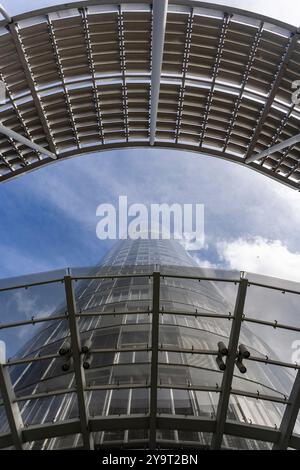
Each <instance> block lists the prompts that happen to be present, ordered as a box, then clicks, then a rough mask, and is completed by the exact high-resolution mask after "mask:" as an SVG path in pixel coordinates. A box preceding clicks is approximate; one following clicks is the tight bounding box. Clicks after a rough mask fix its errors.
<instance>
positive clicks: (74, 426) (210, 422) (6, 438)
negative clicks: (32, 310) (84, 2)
mask: <svg viewBox="0 0 300 470" xmlns="http://www.w3.org/2000/svg"><path fill="white" fill-rule="evenodd" d="M114 277H115V278H117V279H119V278H127V277H147V278H149V277H150V278H152V281H153V284H152V308H151V309H150V310H148V311H146V312H144V313H148V314H152V333H151V346H148V347H147V348H125V349H120V351H122V352H125V351H131V350H132V351H151V354H152V360H151V380H150V383H145V384H142V383H141V384H132V383H128V384H107V385H97V386H95V385H93V386H90V385H88V384H86V380H85V373H84V370H83V367H82V360H81V344H80V335H79V330H78V324H77V322H78V320H79V319H80V318H82V316H84V315H83V314H81V313H80V312H77V309H76V303H75V295H74V289H73V282H74V281H78V280H88V279H94V278H95V279H106V278H109V279H112V278H114ZM168 277H170V278H176V279H181V278H182V279H191V280H210V281H211V280H213V282H217V281H218V280H219V281H220V282H229V283H236V284H238V291H237V296H236V304H235V309H234V314H233V315H230V316H228V315H218V317H220V318H224V319H225V318H228V319H229V320H230V321H231V332H230V337H229V344H228V350H229V354H228V357H227V361H226V370H225V372H224V373H223V378H222V383H221V386H220V387H219V386H218V385H216V387H207V386H203V385H202V386H196V385H192V384H190V385H189V386H188V389H189V390H198V391H211V392H214V393H219V394H220V397H219V402H218V408H217V413H216V418H215V419H214V418H211V419H203V418H199V417H197V416H192V417H182V416H172V415H162V414H158V413H157V390H158V389H160V388H161V389H169V388H173V389H185V390H186V389H187V386H186V385H181V384H174V385H170V384H164V383H159V384H158V364H159V361H158V353H159V351H170V352H181V353H190V354H199V355H203V354H204V355H210V356H212V357H215V356H216V355H217V353H218V351H217V350H198V349H194V348H192V349H187V348H185V349H184V348H180V347H179V348H177V347H176V348H175V347H167V346H164V345H162V344H159V317H160V315H161V314H167V313H168V312H167V311H164V310H162V309H161V308H160V283H161V278H168ZM53 282H63V283H64V286H65V293H66V302H67V312H66V313H65V315H56V316H53V317H52V316H50V317H42V318H37V319H32V320H26V321H18V322H12V323H8V324H2V325H0V327H1V328H11V327H16V326H20V325H23V324H30V323H32V324H34V323H35V322H46V321H48V320H50V321H51V320H53V319H57V320H58V321H59V320H65V319H68V322H69V328H70V339H71V351H72V356H73V361H74V383H73V384H72V387H71V388H68V389H61V390H52V391H49V392H47V391H45V392H42V393H41V392H40V393H33V394H31V395H26V396H21V395H18V397H16V396H15V393H14V388H13V386H12V384H11V381H10V376H9V367H11V366H12V365H15V364H22V363H30V362H32V361H43V360H47V359H48V360H49V359H55V358H57V357H58V356H57V354H55V355H48V356H45V357H43V356H40V357H34V358H30V357H27V358H24V359H22V358H20V359H16V360H12V361H8V362H7V363H5V364H1V365H0V391H1V396H2V401H1V402H0V404H2V405H4V406H5V409H6V413H7V417H8V422H9V425H10V430H11V432H10V433H9V434H1V435H0V448H3V447H8V446H10V445H14V446H15V447H16V448H18V449H22V448H25V447H24V446H26V443H27V442H30V441H34V440H41V439H44V438H45V439H46V438H52V437H59V436H66V435H69V434H77V433H81V434H82V436H83V446H84V448H86V449H92V448H93V447H94V443H93V438H92V436H93V433H94V432H98V431H103V430H116V429H130V428H133V429H149V432H150V434H149V441H143V443H144V446H145V445H147V444H148V445H149V447H150V448H151V449H155V448H156V447H157V445H162V443H161V442H159V441H157V437H156V431H157V429H175V430H176V429H177V430H178V429H182V430H189V431H196V432H210V433H213V437H212V441H211V448H212V449H219V448H220V447H221V444H222V438H223V435H224V434H226V435H227V434H228V435H232V436H239V437H243V438H245V439H246V438H248V439H258V440H262V441H265V442H270V443H273V448H274V449H285V448H287V447H293V448H296V449H300V436H296V435H294V434H293V429H294V425H295V421H296V419H297V414H298V411H299V406H300V372H299V369H300V365H299V364H289V363H284V362H281V361H278V360H275V359H272V358H268V357H266V358H261V357H254V356H251V357H250V358H249V360H251V361H254V362H255V361H257V362H262V363H265V364H272V365H276V366H279V367H288V368H291V369H292V368H293V369H297V370H298V372H297V375H296V379H295V381H294V385H293V388H292V392H291V394H290V396H289V397H285V396H282V397H281V396H276V395H275V394H273V395H272V394H270V395H269V394H262V393H259V392H257V393H253V392H246V391H241V390H235V389H233V388H232V380H233V375H234V367H235V360H236V353H237V349H238V342H239V336H240V330H241V325H242V322H247V321H250V322H257V323H261V324H265V325H269V326H273V327H276V328H277V327H278V328H284V329H288V330H290V331H295V327H293V326H289V325H281V324H279V323H277V322H275V323H274V324H273V323H271V322H266V321H264V320H261V319H255V318H248V317H246V316H245V315H244V304H245V298H246V293H247V289H248V286H249V285H261V286H263V287H265V288H267V289H275V290H278V291H286V292H291V293H293V294H296V295H300V292H298V291H297V290H293V289H292V288H291V289H289V288H286V287H284V288H282V287H280V285H278V286H271V285H265V284H258V283H255V282H253V283H252V282H249V281H248V280H247V279H245V278H244V276H243V275H241V277H240V279H235V278H234V276H231V278H224V279H222V278H218V277H214V278H212V277H209V276H205V275H202V276H200V277H198V276H197V275H185V274H184V273H182V275H180V274H179V275H176V274H171V273H167V272H164V271H160V272H159V271H154V272H153V271H151V272H149V273H143V274H139V273H136V274H124V275H120V274H116V275H115V276H114V274H109V275H105V274H103V275H98V276H95V277H93V276H76V275H74V276H72V275H71V274H68V275H66V276H64V277H63V278H60V279H55V280H53V279H49V280H48V281H41V282H34V283H31V284H30V283H22V284H19V285H18V286H11V285H9V287H7V288H5V287H2V288H1V292H4V291H5V290H8V291H9V290H13V289H15V288H20V287H22V288H28V287H31V286H36V285H46V284H48V283H50V284H51V283H53ZM125 313H133V314H134V313H141V312H117V313H116V312H111V313H110V312H105V314H108V315H116V314H120V315H121V314H123V315H124V314H125ZM142 313H143V312H142ZM170 313H172V314H174V315H185V314H186V312H180V311H178V312H176V311H175V312H173V311H172V312H170ZM188 313H190V314H191V315H193V316H197V314H198V312H197V311H195V312H188ZM199 315H200V316H204V317H205V316H207V317H210V314H209V313H206V314H201V312H200V313H199ZM296 331H299V328H296ZM112 351H115V352H116V351H117V349H99V350H97V349H95V350H92V351H91V352H92V353H93V354H100V353H105V352H112ZM169 365H172V364H169ZM174 365H176V367H179V365H178V364H174ZM181 367H184V364H181ZM190 367H192V366H190ZM194 367H197V366H194ZM220 374H222V372H220ZM132 388H148V389H150V413H149V416H144V415H140V416H139V415H135V416H128V415H124V416H122V415H121V416H119V417H117V418H116V417H113V416H96V417H91V416H89V413H88V406H87V398H88V396H89V394H90V392H91V391H95V390H110V389H132ZM74 393H76V395H77V400H78V408H79V419H73V420H68V421H62V422H53V423H44V424H37V425H34V426H32V425H31V426H27V427H24V424H23V422H22V418H21V414H20V410H19V406H18V403H19V402H22V401H24V400H25V401H26V400H33V399H38V398H43V397H50V396H58V395H65V394H74ZM231 394H233V395H240V396H244V397H250V398H255V399H257V400H265V401H271V402H274V403H280V404H283V405H284V404H285V405H286V409H285V413H284V415H283V418H282V422H281V425H280V427H279V428H278V429H277V428H270V427H265V426H258V425H254V424H247V423H237V422H233V421H230V420H228V419H227V418H226V416H227V410H228V403H229V399H230V395H231ZM180 445H181V446H182V445H183V446H184V447H185V445H186V446H187V447H188V446H189V444H188V443H186V444H185V443H181V444H180Z"/></svg>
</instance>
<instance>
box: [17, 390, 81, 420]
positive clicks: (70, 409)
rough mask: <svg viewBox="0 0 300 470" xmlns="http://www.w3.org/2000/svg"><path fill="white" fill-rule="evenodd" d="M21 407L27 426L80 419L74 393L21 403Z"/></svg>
mask: <svg viewBox="0 0 300 470" xmlns="http://www.w3.org/2000/svg"><path fill="white" fill-rule="evenodd" d="M19 407H20V411H21V415H22V418H23V422H24V425H25V426H29V425H33V424H39V423H51V422H56V421H64V420H66V419H72V418H78V417H79V412H78V403H77V395H76V394H74V393H69V394H65V395H55V396H49V397H44V398H37V399H34V400H27V401H20V402H19Z"/></svg>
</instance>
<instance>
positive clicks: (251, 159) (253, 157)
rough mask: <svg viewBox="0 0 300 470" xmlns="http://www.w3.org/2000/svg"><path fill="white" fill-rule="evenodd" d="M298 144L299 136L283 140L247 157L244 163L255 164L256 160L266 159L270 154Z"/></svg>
mask: <svg viewBox="0 0 300 470" xmlns="http://www.w3.org/2000/svg"><path fill="white" fill-rule="evenodd" d="M298 142H300V134H296V135H294V136H293V137H291V138H290V139H287V140H284V141H283V142H280V143H279V144H276V145H273V146H272V147H269V148H267V149H266V150H264V151H263V152H260V153H258V154H254V155H251V156H250V157H247V158H246V160H245V161H246V163H251V162H256V161H258V160H261V159H262V158H265V157H268V156H269V155H271V154H272V153H275V152H280V151H281V150H283V149H285V148H287V147H291V146H292V145H295V144H297V143H298Z"/></svg>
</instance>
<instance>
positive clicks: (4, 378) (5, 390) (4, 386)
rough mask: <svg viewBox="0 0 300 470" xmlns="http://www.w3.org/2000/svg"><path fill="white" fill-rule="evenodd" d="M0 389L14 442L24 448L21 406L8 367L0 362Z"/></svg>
mask: <svg viewBox="0 0 300 470" xmlns="http://www.w3.org/2000/svg"><path fill="white" fill-rule="evenodd" d="M0 391H1V395H2V400H3V404H4V406H5V411H6V416H7V420H8V423H9V427H10V432H11V437H12V442H13V444H14V446H15V448H16V449H18V450H22V449H23V442H22V434H21V433H22V428H23V427H24V426H23V421H22V417H21V413H20V410H19V406H18V404H17V403H16V401H15V393H14V389H13V386H12V383H11V380H10V376H9V373H8V369H7V368H6V367H4V366H3V364H0Z"/></svg>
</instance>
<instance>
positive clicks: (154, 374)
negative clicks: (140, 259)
mask: <svg viewBox="0 0 300 470" xmlns="http://www.w3.org/2000/svg"><path fill="white" fill-rule="evenodd" d="M152 279H153V294H152V295H153V297H152V332H151V350H152V352H151V388H150V426H149V427H150V431H149V432H150V437H149V446H150V449H155V447H156V428H157V422H156V421H157V383H158V344H159V297H160V273H159V272H154V273H153V278H152Z"/></svg>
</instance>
